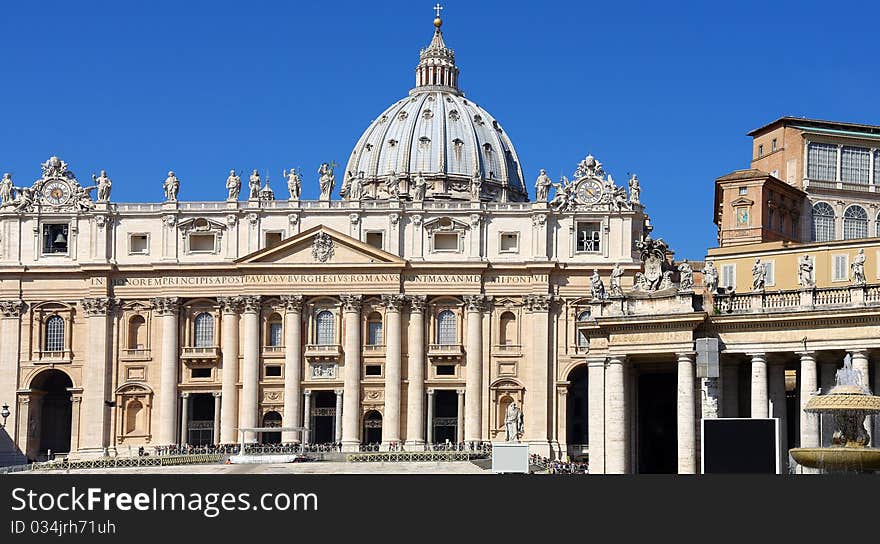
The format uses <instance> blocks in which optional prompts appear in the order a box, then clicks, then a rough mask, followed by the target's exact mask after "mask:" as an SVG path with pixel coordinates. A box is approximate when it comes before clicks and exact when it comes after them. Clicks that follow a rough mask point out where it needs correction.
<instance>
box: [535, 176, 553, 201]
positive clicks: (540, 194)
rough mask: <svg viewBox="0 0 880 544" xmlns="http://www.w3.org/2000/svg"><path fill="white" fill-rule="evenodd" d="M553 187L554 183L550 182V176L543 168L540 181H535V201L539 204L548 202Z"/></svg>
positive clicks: (539, 177)
mask: <svg viewBox="0 0 880 544" xmlns="http://www.w3.org/2000/svg"><path fill="white" fill-rule="evenodd" d="M551 185H553V182H552V181H550V176H548V175H547V171H546V170H544V169H543V168H542V169H541V173H540V174H539V175H538V179H537V180H536V181H535V200H537V201H538V202H547V197H548V196H550V186H551Z"/></svg>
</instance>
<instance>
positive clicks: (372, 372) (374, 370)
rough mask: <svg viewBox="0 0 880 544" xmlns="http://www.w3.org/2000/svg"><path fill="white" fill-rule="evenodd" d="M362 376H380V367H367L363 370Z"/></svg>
mask: <svg viewBox="0 0 880 544" xmlns="http://www.w3.org/2000/svg"><path fill="white" fill-rule="evenodd" d="M364 375H366V376H381V375H382V365H367V367H366V369H365V370H364Z"/></svg>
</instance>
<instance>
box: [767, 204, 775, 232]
mask: <svg viewBox="0 0 880 544" xmlns="http://www.w3.org/2000/svg"><path fill="white" fill-rule="evenodd" d="M775 217H776V210H774V209H773V208H770V209H769V210H767V227H768V228H771V229H772V228H773V226H774V225H773V219H774V218H775Z"/></svg>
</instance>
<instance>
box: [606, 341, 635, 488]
mask: <svg viewBox="0 0 880 544" xmlns="http://www.w3.org/2000/svg"><path fill="white" fill-rule="evenodd" d="M625 361H626V357H624V356H620V355H613V356H611V357H610V358H609V359H608V366H607V367H606V369H605V473H606V474H626V473H627V472H629V470H628V466H629V463H627V458H626V451H627V439H626V436H627V429H626V413H625V409H626V406H625V405H626V384H625V372H624V364H625Z"/></svg>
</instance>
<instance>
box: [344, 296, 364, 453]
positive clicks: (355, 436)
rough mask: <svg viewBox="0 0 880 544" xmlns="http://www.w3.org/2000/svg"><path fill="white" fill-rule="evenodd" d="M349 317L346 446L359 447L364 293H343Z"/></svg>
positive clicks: (345, 408) (345, 394)
mask: <svg viewBox="0 0 880 544" xmlns="http://www.w3.org/2000/svg"><path fill="white" fill-rule="evenodd" d="M340 298H341V299H342V313H343V315H344V317H345V343H344V347H343V349H344V350H345V365H344V367H343V372H344V375H343V388H344V395H343V402H342V448H343V450H345V451H357V449H358V444H360V433H359V429H358V422H359V420H360V413H361V299H362V296H361V295H342V296H341V297H340Z"/></svg>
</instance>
